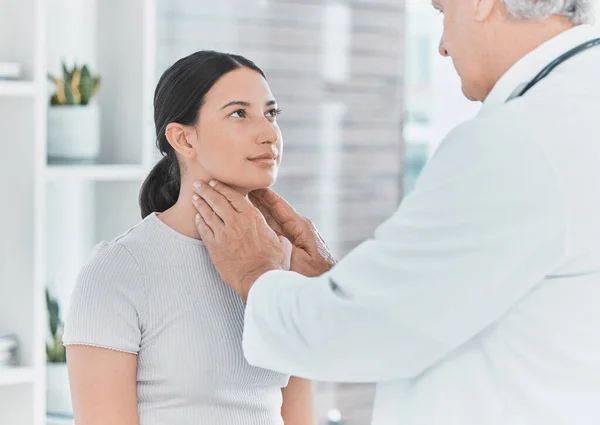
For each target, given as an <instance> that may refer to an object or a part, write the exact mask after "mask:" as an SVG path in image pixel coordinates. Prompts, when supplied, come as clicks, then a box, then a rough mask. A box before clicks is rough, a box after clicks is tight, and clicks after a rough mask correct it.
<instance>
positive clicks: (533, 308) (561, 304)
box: [196, 0, 600, 425]
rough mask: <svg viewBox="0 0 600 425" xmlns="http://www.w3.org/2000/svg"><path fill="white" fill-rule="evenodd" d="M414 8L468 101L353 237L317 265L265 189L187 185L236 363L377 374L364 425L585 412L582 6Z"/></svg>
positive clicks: (594, 162) (576, 417)
mask: <svg viewBox="0 0 600 425" xmlns="http://www.w3.org/2000/svg"><path fill="white" fill-rule="evenodd" d="M433 6H434V7H435V8H436V9H439V10H440V11H441V12H442V13H443V14H444V34H443V37H442V40H441V42H440V48H439V49H440V53H441V54H442V55H444V56H448V57H450V58H451V59H452V61H453V63H454V65H455V68H456V70H457V72H458V74H459V75H460V77H461V79H462V89H463V92H464V94H465V95H466V96H467V97H468V98H469V99H472V100H478V101H483V107H482V109H481V111H480V113H479V114H478V115H477V117H476V118H475V119H473V120H472V121H470V122H467V123H466V124H463V125H460V126H459V127H457V128H456V129H455V130H453V131H452V132H451V133H450V134H449V135H448V136H447V137H446V138H445V140H444V141H443V142H442V144H441V146H440V148H439V149H438V151H437V152H436V154H435V155H434V157H433V158H432V160H431V161H430V163H429V164H428V165H427V166H426V168H425V170H424V171H423V173H422V175H421V177H420V178H419V180H418V182H417V185H416V188H415V190H414V191H413V192H412V194H411V195H410V196H408V197H407V198H406V199H404V201H403V202H402V204H401V206H400V207H399V208H398V210H397V212H396V213H395V214H394V215H393V216H392V217H391V218H390V219H389V220H387V221H386V222H385V223H383V224H382V225H381V226H380V227H379V228H378V230H377V231H376V233H375V235H374V237H373V238H372V239H370V240H367V241H365V242H364V243H362V244H361V245H359V246H358V247H357V248H356V249H354V250H353V251H352V252H351V253H350V254H348V255H347V256H346V257H345V258H344V259H343V260H341V261H340V262H339V263H338V264H336V265H334V260H333V258H332V257H331V255H330V254H329V252H328V251H327V248H326V246H325V244H324V243H323V241H322V240H321V238H320V237H319V235H318V233H317V231H316V229H314V227H313V226H312V225H311V224H310V222H308V221H307V220H306V219H304V218H303V217H301V216H299V215H298V214H296V212H295V211H294V210H293V209H292V208H291V207H290V206H289V205H287V204H286V203H285V201H283V200H282V199H281V198H279V197H278V196H277V195H275V194H274V193H273V192H271V191H269V190H265V191H260V192H257V193H256V194H255V196H254V197H253V199H252V201H253V203H250V202H249V201H248V200H247V199H244V198H242V197H241V196H239V195H237V194H236V193H235V192H233V191H232V190H231V189H229V188H228V187H226V186H225V185H223V184H221V183H218V182H211V183H210V185H208V184H206V183H200V184H197V185H196V186H197V187H196V192H197V193H198V194H199V195H200V196H201V199H200V201H199V202H196V206H197V208H198V210H199V215H198V216H197V217H196V220H197V227H198V230H199V233H200V235H201V237H202V238H203V239H204V241H205V244H206V245H207V247H208V249H209V252H210V254H211V256H212V258H213V260H214V263H215V265H216V267H217V268H218V270H219V272H220V274H221V276H222V277H223V280H224V281H225V282H226V283H227V284H228V285H230V286H231V287H232V288H233V289H234V290H235V291H237V293H238V294H239V295H240V296H241V297H242V298H244V299H247V307H246V316H245V329H244V352H245V355H246V358H247V359H248V361H249V362H250V363H251V364H253V365H256V366H260V367H264V368H269V369H274V370H277V371H281V372H285V373H289V374H293V375H297V376H302V377H306V378H311V379H316V380H323V381H352V382H377V383H379V385H378V390H377V396H376V401H375V410H374V417H373V423H374V424H376V425H388V424H390V425H395V424H403V425H423V424H432V425H434V424H444V425H446V424H461V425H468V424H473V425H481V424H509V425H520V424H532V425H549V424H569V425H573V424H599V423H600V45H596V44H598V42H597V41H593V40H595V39H596V38H598V37H600V35H598V34H597V33H596V32H595V31H594V30H593V29H592V27H591V26H589V25H586V24H587V23H589V22H591V21H592V8H593V5H592V4H591V3H590V2H589V1H588V0H435V3H434V4H433ZM567 53H568V54H567ZM565 54H566V55H565ZM557 58H560V59H559V60H557ZM551 63H552V65H551V66H550V67H547V65H548V64H551ZM544 69H545V70H544ZM542 70H544V72H543V73H541V71H542ZM253 204H254V205H255V206H257V207H258V208H257V207H255V206H253ZM263 217H264V218H263ZM265 218H266V219H265ZM267 224H269V225H270V226H268V225H267ZM290 269H291V270H290ZM309 276H312V277H309Z"/></svg>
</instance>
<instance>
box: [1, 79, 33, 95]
mask: <svg viewBox="0 0 600 425" xmlns="http://www.w3.org/2000/svg"><path fill="white" fill-rule="evenodd" d="M35 94H36V85H35V83H33V82H29V81H10V80H8V81H2V80H0V97H27V96H35Z"/></svg>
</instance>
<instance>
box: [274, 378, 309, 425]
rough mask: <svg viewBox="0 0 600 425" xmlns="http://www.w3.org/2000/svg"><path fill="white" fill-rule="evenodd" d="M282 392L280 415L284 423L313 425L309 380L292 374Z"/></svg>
mask: <svg viewBox="0 0 600 425" xmlns="http://www.w3.org/2000/svg"><path fill="white" fill-rule="evenodd" d="M282 394H283V405H282V406H281V416H282V417H283V423H284V424H285V425H314V423H315V414H314V411H313V391H312V382H311V381H308V380H306V379H302V378H296V377H294V376H292V377H291V378H290V381H289V383H288V385H287V387H285V388H284V389H283V390H282Z"/></svg>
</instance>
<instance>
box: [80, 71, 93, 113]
mask: <svg viewBox="0 0 600 425" xmlns="http://www.w3.org/2000/svg"><path fill="white" fill-rule="evenodd" d="M92 88H93V80H92V75H91V74H90V70H89V69H88V67H87V65H84V66H83V68H81V75H80V81H79V91H80V92H81V104H82V105H87V104H88V103H89V101H90V99H91V97H92Z"/></svg>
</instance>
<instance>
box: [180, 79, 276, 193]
mask: <svg viewBox="0 0 600 425" xmlns="http://www.w3.org/2000/svg"><path fill="white" fill-rule="evenodd" d="M278 112H279V111H278V109H277V103H276V102H275V98H274V97H273V94H272V93H271V90H270V89H269V85H268V84H267V81H266V80H265V79H264V78H263V76H262V75H260V74H259V73H258V72H256V71H254V70H251V69H249V68H239V69H236V70H234V71H231V72H229V73H227V74H225V75H224V76H223V77H221V78H220V79H219V80H218V81H217V82H216V83H215V85H214V86H213V87H212V88H211V89H210V90H209V92H208V93H207V95H206V97H205V102H204V105H202V107H201V108H200V112H199V119H198V122H197V124H196V128H195V130H196V131H195V139H196V140H193V141H192V145H193V146H194V147H195V155H194V157H193V158H191V163H190V164H188V166H189V167H190V169H189V171H191V172H192V173H193V174H194V177H195V178H204V179H207V180H208V179H216V180H218V181H220V182H223V183H225V184H227V185H229V186H231V187H233V188H234V189H236V190H238V191H240V192H242V193H247V192H250V191H252V190H255V189H260V188H265V187H269V186H271V185H273V184H274V183H275V180H276V179H277V172H278V170H279V164H280V163H281V154H282V147H283V139H282V136H281V130H280V129H279V126H278V125H277V120H276V118H277V114H278Z"/></svg>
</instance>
